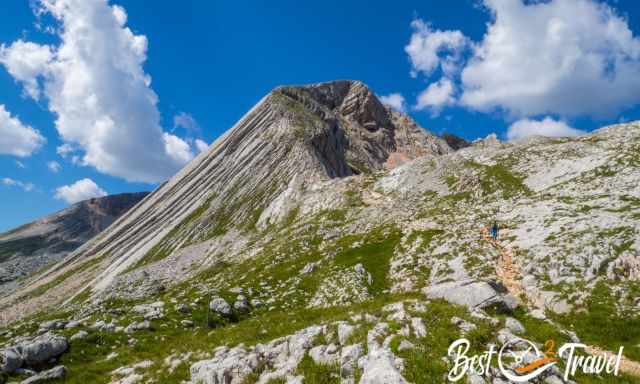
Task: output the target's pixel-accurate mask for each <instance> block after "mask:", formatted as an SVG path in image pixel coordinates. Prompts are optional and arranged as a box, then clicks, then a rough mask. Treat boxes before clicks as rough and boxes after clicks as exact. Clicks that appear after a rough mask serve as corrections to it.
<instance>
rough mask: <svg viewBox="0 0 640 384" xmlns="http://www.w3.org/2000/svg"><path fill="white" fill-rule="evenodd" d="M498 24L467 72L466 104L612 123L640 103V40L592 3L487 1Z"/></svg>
mask: <svg viewBox="0 0 640 384" xmlns="http://www.w3.org/2000/svg"><path fill="white" fill-rule="evenodd" d="M484 3H485V5H486V7H487V8H488V9H489V10H490V12H491V13H492V15H493V21H492V22H491V24H490V25H489V26H488V30H487V32H486V34H485V36H484V38H483V40H482V41H481V42H480V43H479V44H478V45H477V46H476V47H475V51H474V54H473V57H472V58H471V59H470V61H469V62H468V63H467V65H466V67H465V68H464V70H463V71H462V84H463V89H464V92H463V94H462V97H461V102H462V103H463V104H465V105H467V106H469V107H471V108H473V109H477V110H481V111H487V110H491V109H494V108H500V109H503V110H505V111H507V112H508V113H509V114H510V115H512V116H531V115H538V114H546V113H553V114H559V115H563V116H577V115H591V116H596V117H604V116H608V115H611V114H614V113H616V112H619V111H620V110H621V109H624V108H625V107H628V106H631V105H633V104H637V103H638V102H640V39H638V38H637V37H634V36H633V33H632V31H631V30H630V29H629V25H628V24H627V21H626V20H625V19H624V18H622V17H621V16H619V15H617V14H616V12H615V11H614V10H613V9H612V8H611V7H609V6H608V5H606V4H604V3H599V2H596V1H592V0H551V1H546V2H530V3H527V4H524V3H523V2H522V1H521V0H508V1H507V0H485V2H484Z"/></svg>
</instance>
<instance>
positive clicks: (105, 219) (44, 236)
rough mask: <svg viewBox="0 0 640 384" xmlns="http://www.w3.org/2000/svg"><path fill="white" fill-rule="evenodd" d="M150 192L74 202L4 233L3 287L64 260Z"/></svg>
mask: <svg viewBox="0 0 640 384" xmlns="http://www.w3.org/2000/svg"><path fill="white" fill-rule="evenodd" d="M147 194H148V193H147V192H140V193H123V194H118V195H112V196H106V197H101V198H96V199H90V200H86V201H82V202H79V203H76V204H73V205H72V206H70V207H69V208H66V209H63V210H61V211H59V212H56V213H54V214H52V215H49V216H45V217H43V218H41V219H38V220H37V221H34V222H32V223H28V224H25V225H22V226H20V227H18V228H15V229H13V230H10V231H8V232H5V233H2V234H0V287H1V289H3V291H4V292H6V290H8V289H9V285H8V283H10V282H13V281H15V280H16V279H17V278H19V277H22V276H26V275H28V274H29V273H31V272H33V271H35V270H37V269H39V268H41V267H43V266H44V265H47V264H49V263H51V262H54V261H58V260H60V259H62V258H63V257H64V256H65V255H66V254H68V253H69V252H72V251H73V250H75V249H76V248H78V247H79V246H81V245H82V244H84V243H85V242H86V241H87V240H89V239H91V238H92V237H94V236H95V235H96V234H98V233H100V232H101V231H103V230H104V229H105V228H107V227H108V226H109V225H111V223H113V222H114V221H115V220H116V219H117V218H118V217H119V216H121V215H122V214H124V213H125V212H127V211H128V210H129V209H130V208H131V207H133V206H134V205H135V204H137V203H138V202H139V201H140V200H142V199H143V198H144V197H145V196H146V195H147Z"/></svg>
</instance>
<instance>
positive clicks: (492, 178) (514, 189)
mask: <svg viewBox="0 0 640 384" xmlns="http://www.w3.org/2000/svg"><path fill="white" fill-rule="evenodd" d="M499 161H500V160H499ZM468 165H469V166H471V167H475V168H477V169H478V170H479V171H480V175H481V176H480V187H481V188H482V191H483V192H484V194H486V195H491V194H494V193H500V194H502V196H503V197H504V198H505V199H510V198H514V197H517V196H519V195H525V196H526V195H530V194H531V193H532V192H531V190H530V189H529V188H528V187H527V186H526V185H525V184H524V182H523V180H524V178H523V177H521V176H518V175H515V174H513V173H512V172H511V171H510V170H509V169H508V168H507V167H506V166H505V165H504V164H502V163H501V162H498V163H496V164H495V165H483V164H478V163H474V162H468Z"/></svg>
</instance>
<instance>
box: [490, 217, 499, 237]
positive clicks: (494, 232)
mask: <svg viewBox="0 0 640 384" xmlns="http://www.w3.org/2000/svg"><path fill="white" fill-rule="evenodd" d="M491 237H493V240H498V223H496V222H495V221H494V222H493V225H492V226H491Z"/></svg>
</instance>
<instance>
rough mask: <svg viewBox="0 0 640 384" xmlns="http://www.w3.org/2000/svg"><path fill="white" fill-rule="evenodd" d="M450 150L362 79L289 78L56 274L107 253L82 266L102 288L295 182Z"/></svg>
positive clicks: (231, 224)
mask: <svg viewBox="0 0 640 384" xmlns="http://www.w3.org/2000/svg"><path fill="white" fill-rule="evenodd" d="M450 151H451V149H450V148H449V146H448V145H447V144H446V142H445V141H444V140H442V139H441V138H438V137H437V136H435V135H432V134H431V133H429V132H427V131H426V130H424V129H422V128H420V127H419V126H418V125H417V124H415V122H413V121H412V120H411V119H410V118H409V117H407V116H405V115H402V114H399V113H397V112H392V111H391V110H390V109H388V108H386V107H384V106H383V105H382V104H381V103H380V101H379V100H378V99H377V97H376V96H375V94H374V93H373V92H371V91H370V90H369V89H368V88H367V87H366V86H365V85H364V84H362V83H361V82H358V81H334V82H329V83H321V84H313V85H308V86H287V87H279V88H276V89H274V90H273V91H272V92H271V93H269V94H268V95H267V96H265V97H264V98H263V99H262V100H261V101H260V102H259V103H258V104H256V106H254V107H253V108H252V109H251V110H250V111H249V112H248V113H247V114H246V115H245V116H243V118H242V119H241V120H240V121H239V122H238V123H237V124H236V125H235V126H234V127H232V128H231V129H230V130H229V131H227V132H226V133H225V134H224V135H223V136H221V137H220V138H219V139H218V140H216V142H215V143H213V144H212V145H211V147H210V149H209V150H208V151H206V152H203V153H201V154H200V155H199V156H198V157H197V158H196V159H194V160H193V161H192V162H191V163H189V164H188V165H187V166H186V167H185V168H183V169H182V170H181V171H180V172H178V174H176V175H175V176H174V177H172V178H171V179H170V180H168V181H167V182H166V183H164V184H163V185H162V186H160V187H159V188H158V189H157V190H156V191H154V192H153V193H152V194H151V195H150V196H149V197H148V198H147V199H145V201H144V202H142V203H141V204H139V205H138V206H136V208H135V209H133V210H131V211H130V212H128V213H127V214H126V215H124V216H123V217H122V218H121V219H120V220H118V221H117V222H116V223H114V225H112V226H111V227H110V228H109V229H108V230H107V231H105V232H104V233H103V234H101V235H100V236H99V237H98V238H96V239H94V240H93V241H90V242H88V243H87V244H85V245H84V246H83V247H81V248H80V249H78V250H77V251H76V252H74V253H73V254H71V255H69V257H67V258H66V259H65V260H64V262H62V263H60V264H58V266H57V267H56V268H54V269H52V270H50V271H48V272H47V275H48V278H51V279H53V278H55V277H56V276H60V275H62V274H63V273H64V271H67V270H71V269H73V268H74V267H77V265H78V263H82V262H83V261H84V260H86V259H87V258H92V257H93V256H96V257H103V256H104V257H105V258H106V259H104V260H103V263H102V267H101V268H96V270H95V271H93V272H91V273H87V274H86V275H82V276H81V275H80V274H74V278H75V279H76V282H75V284H86V283H88V284H89V285H90V286H91V287H93V288H94V290H102V289H104V288H107V287H108V286H109V285H110V284H111V282H112V281H113V280H114V279H115V278H116V277H117V276H118V275H120V274H122V273H123V272H125V271H127V270H128V269H130V268H132V267H134V266H136V265H137V264H139V263H140V262H144V260H146V259H149V258H152V259H154V258H156V259H157V258H158V257H160V258H162V257H164V256H166V255H170V254H173V253H174V252H176V251H178V250H180V249H182V248H184V247H186V246H190V245H194V244H199V243H203V242H206V241H207V240H209V239H212V238H214V237H217V236H220V235H222V234H225V233H228V232H233V231H234V230H243V229H247V228H251V227H253V226H255V225H256V223H257V221H258V219H259V217H260V213H261V212H262V211H263V210H264V209H265V208H267V207H268V205H269V204H270V203H271V202H272V201H274V200H275V199H276V198H277V197H278V196H280V195H281V194H282V193H283V192H284V191H285V190H287V188H289V187H290V186H291V183H296V184H298V185H301V186H303V185H310V184H312V183H316V182H320V181H323V180H330V179H333V178H340V177H346V176H351V175H355V174H359V173H368V172H372V171H376V170H383V169H389V168H394V167H396V166H398V165H401V164H403V163H405V162H407V161H409V160H411V159H414V158H416V157H418V156H422V155H426V154H443V153H448V152H450ZM95 273H97V275H95ZM43 277H44V276H43ZM85 279H87V280H85ZM88 279H91V280H88ZM39 280H40V281H39V282H38V283H39V284H41V283H42V281H45V280H42V279H39ZM81 280H82V282H81ZM76 288H77V286H76ZM68 294H69V292H67V295H66V296H67V297H68Z"/></svg>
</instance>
